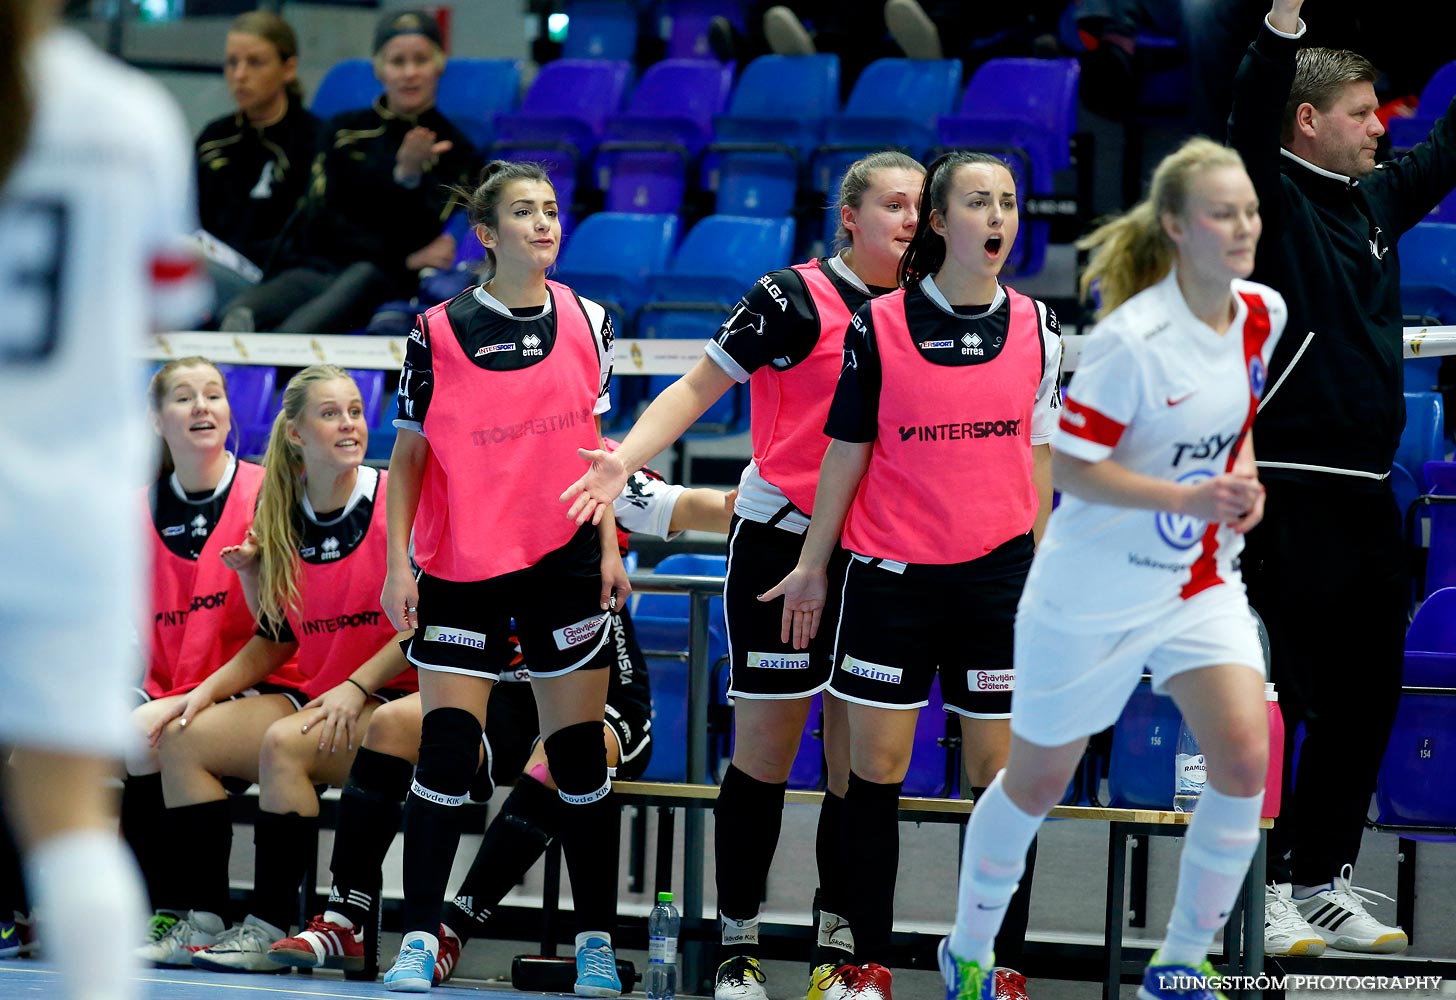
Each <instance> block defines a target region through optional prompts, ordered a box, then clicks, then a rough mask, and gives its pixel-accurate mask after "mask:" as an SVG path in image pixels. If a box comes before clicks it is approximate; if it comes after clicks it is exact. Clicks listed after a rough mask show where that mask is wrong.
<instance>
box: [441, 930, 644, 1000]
mask: <svg viewBox="0 0 1456 1000" xmlns="http://www.w3.org/2000/svg"><path fill="white" fill-rule="evenodd" d="M461 947H462V945H461V944H460V939H459V938H458V937H456V936H455V932H454V931H452V930H451V929H450V928H448V927H446V926H445V925H444V924H441V925H440V954H438V955H436V956H435V978H434V979H432V980H431V982H432V983H433V984H434V985H436V986H439V985H440V984H442V983H443V982H445V980H447V979H449V978H450V975H451V973H453V972H454V971H455V964H456V963H457V962H459V961H460V949H461ZM614 964H615V963H614ZM618 992H620V990H619V991H618Z"/></svg>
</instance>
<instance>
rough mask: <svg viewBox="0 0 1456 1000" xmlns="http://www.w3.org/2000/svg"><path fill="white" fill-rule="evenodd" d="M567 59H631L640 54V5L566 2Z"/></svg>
mask: <svg viewBox="0 0 1456 1000" xmlns="http://www.w3.org/2000/svg"><path fill="white" fill-rule="evenodd" d="M562 13H564V14H565V15H566V16H567V17H568V18H569V20H568V21H567V24H566V39H565V41H564V42H563V43H562V45H561V55H562V57H563V58H565V59H631V58H632V56H633V53H635V52H636V51H637V6H636V5H635V4H631V3H623V2H622V0H567V2H566V4H565V5H563V7H562Z"/></svg>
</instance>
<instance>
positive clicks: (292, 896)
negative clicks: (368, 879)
mask: <svg viewBox="0 0 1456 1000" xmlns="http://www.w3.org/2000/svg"><path fill="white" fill-rule="evenodd" d="M318 826H319V820H318V817H317V816H300V815H298V813H292V812H291V813H286V814H284V815H282V816H280V815H278V814H277V813H270V812H263V811H261V810H259V812H258V820H257V823H256V824H255V825H254V826H253V905H252V907H251V912H252V914H253V916H255V917H260V918H262V919H263V920H266V921H268V922H269V923H270V924H272V925H273V926H274V927H278V928H280V929H282V930H283V931H285V932H286V931H287V930H288V928H289V927H290V926H291V925H292V924H293V918H294V916H295V915H296V914H297V913H298V887H299V886H300V885H301V884H302V883H303V876H304V873H305V872H306V871H308V863H309V861H310V860H312V858H314V857H316V856H317V855H318Z"/></svg>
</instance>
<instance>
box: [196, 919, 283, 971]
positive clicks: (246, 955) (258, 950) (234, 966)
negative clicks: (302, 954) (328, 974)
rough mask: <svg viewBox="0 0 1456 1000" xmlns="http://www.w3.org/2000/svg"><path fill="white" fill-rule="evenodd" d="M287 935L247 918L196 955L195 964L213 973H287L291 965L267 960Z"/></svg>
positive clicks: (256, 920) (259, 921)
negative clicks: (270, 952)
mask: <svg viewBox="0 0 1456 1000" xmlns="http://www.w3.org/2000/svg"><path fill="white" fill-rule="evenodd" d="M285 933H286V932H285V931H283V930H281V929H280V928H277V927H274V926H273V925H272V924H270V923H268V921H266V920H259V919H258V918H257V917H255V916H252V915H251V914H250V915H249V916H248V919H246V920H244V921H243V922H242V923H240V924H237V925H236V926H233V927H230V928H228V929H227V930H225V931H223V932H222V933H221V934H219V935H218V936H217V941H216V942H214V943H213V944H211V945H209V946H208V947H206V948H203V949H201V950H200V951H197V952H195V953H193V955H192V964H193V965H194V966H196V967H197V968H199V969H207V970H208V971H210V972H271V973H275V974H276V973H280V972H283V973H286V972H288V971H289V968H288V966H286V965H279V964H278V963H277V962H273V961H271V960H269V958H268V949H269V948H270V947H271V946H272V944H273V942H274V941H277V940H278V939H279V938H281V937H283V936H284V934H285Z"/></svg>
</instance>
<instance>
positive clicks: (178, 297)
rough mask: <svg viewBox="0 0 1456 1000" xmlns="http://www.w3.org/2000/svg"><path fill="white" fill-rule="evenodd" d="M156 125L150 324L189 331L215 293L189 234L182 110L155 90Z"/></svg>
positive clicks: (191, 183)
mask: <svg viewBox="0 0 1456 1000" xmlns="http://www.w3.org/2000/svg"><path fill="white" fill-rule="evenodd" d="M156 103H157V105H158V107H157V114H156V116H155V117H154V120H153V122H152V129H153V130H152V133H151V135H152V150H153V152H152V161H153V163H152V173H151V177H150V178H149V180H150V182H151V184H152V191H151V197H152V204H153V205H154V207H155V211H154V212H153V215H152V219H153V224H154V226H155V228H154V229H153V231H152V235H151V239H150V243H151V258H152V259H151V261H150V272H151V292H152V294H151V299H152V321H153V324H154V325H155V326H156V328H157V329H161V330H185V329H188V328H190V327H192V326H193V325H195V323H196V321H197V320H198V319H199V318H201V317H202V315H203V314H204V313H205V312H206V311H207V308H208V306H209V305H210V304H211V300H212V289H211V285H210V283H209V282H208V280H207V278H206V275H205V273H204V271H203V269H202V261H201V259H200V258H199V257H198V255H197V252H196V250H195V249H193V245H192V244H191V243H190V242H189V240H188V236H189V235H190V234H191V233H192V232H194V231H195V230H196V229H197V203H196V190H197V189H196V180H197V175H196V166H195V161H194V157H193V152H192V150H193V147H192V143H191V142H190V141H189V140H188V137H187V131H186V127H185V125H184V124H183V122H182V115H181V112H180V111H178V110H177V106H176V105H175V104H174V103H173V102H172V100H171V98H170V97H168V96H166V95H165V94H164V93H162V92H161V91H160V89H159V90H158V92H157V99H156Z"/></svg>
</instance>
